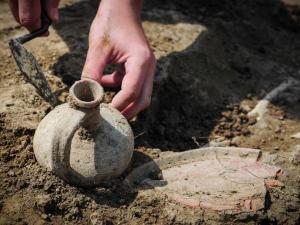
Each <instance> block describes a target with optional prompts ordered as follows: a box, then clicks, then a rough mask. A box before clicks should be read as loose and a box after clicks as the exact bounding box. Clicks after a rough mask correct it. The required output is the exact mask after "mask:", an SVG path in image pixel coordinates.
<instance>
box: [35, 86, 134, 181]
mask: <svg viewBox="0 0 300 225" xmlns="http://www.w3.org/2000/svg"><path fill="white" fill-rule="evenodd" d="M102 97H103V89H102V87H101V86H100V85H99V84H98V83H97V82H95V81H93V80H81V81H77V82H75V84H74V85H73V86H72V87H71V88H70V100H69V102H68V103H65V104H62V105H59V106H57V107H56V108H55V109H54V110H52V111H51V112H50V113H49V114H48V115H47V116H46V117H45V118H44V119H43V120H42V121H41V122H40V124H39V125H38V127H37V130H36V132H35V135H34V139H33V148H34V154H35V156H36V159H37V161H38V162H39V164H40V165H42V166H44V167H46V168H48V169H49V170H51V171H53V172H54V173H55V174H56V175H57V176H59V177H60V178H62V179H64V180H65V181H67V182H69V183H72V184H75V185H79V186H97V185H99V184H100V183H101V182H102V181H105V180H108V179H110V178H113V177H117V176H119V175H120V174H122V173H123V172H124V170H125V169H126V168H127V166H128V164H129V162H130V160H131V157H132V153H133V147H134V137H133V134H132V130H131V128H130V126H129V124H128V122H127V120H126V119H125V118H124V117H123V116H122V114H121V113H120V112H119V111H118V110H116V109H114V108H113V107H111V106H110V105H108V104H104V103H101V104H100V102H101V100H102Z"/></svg>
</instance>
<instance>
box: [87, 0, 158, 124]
mask: <svg viewBox="0 0 300 225" xmlns="http://www.w3.org/2000/svg"><path fill="white" fill-rule="evenodd" d="M140 10H141V0H122V1H120V0H102V1H101V3H100V6H99V9H98V12H97V15H96V17H95V19H94V21H93V23H92V26H91V29H90V34H89V50H88V53H87V58H86V62H85V65H84V68H83V73H82V78H83V79H84V78H91V79H94V80H96V81H98V82H99V83H101V84H102V85H103V86H106V87H118V86H121V90H120V92H118V93H117V95H116V96H115V97H114V98H113V100H112V103H111V104H112V106H113V107H115V108H117V109H118V110H119V111H120V112H122V114H123V115H124V116H125V117H126V118H127V119H130V118H132V117H134V116H135V115H137V114H138V113H139V112H140V111H142V110H144V109H145V108H147V107H148V106H149V105H150V103H151V95H152V87H153V77H154V70H155V64H156V62H155V57H154V55H153V53H152V51H151V49H150V47H149V44H148V41H147V39H146V36H145V34H144V31H143V28H142V25H141V21H140ZM107 64H118V65H119V69H118V70H117V71H114V72H113V73H112V74H109V75H105V76H103V71H104V68H105V66H106V65H107Z"/></svg>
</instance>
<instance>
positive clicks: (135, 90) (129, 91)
mask: <svg viewBox="0 0 300 225" xmlns="http://www.w3.org/2000/svg"><path fill="white" fill-rule="evenodd" d="M148 67H149V64H148V58H145V59H141V58H139V57H136V58H131V59H128V60H127V62H126V63H125V68H126V74H125V76H124V78H123V82H122V87H121V91H119V93H118V94H117V95H116V96H115V97H114V99H113V101H112V106H113V107H115V108H117V109H118V110H119V111H123V110H124V109H125V108H126V107H127V106H128V105H129V104H130V103H132V102H135V101H136V100H137V99H138V97H139V96H140V93H141V90H142V87H143V84H144V80H145V77H146V73H147V72H148V71H147V70H148Z"/></svg>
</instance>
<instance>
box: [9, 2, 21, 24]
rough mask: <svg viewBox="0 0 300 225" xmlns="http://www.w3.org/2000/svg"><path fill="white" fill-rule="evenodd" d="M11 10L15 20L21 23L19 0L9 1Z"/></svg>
mask: <svg viewBox="0 0 300 225" xmlns="http://www.w3.org/2000/svg"><path fill="white" fill-rule="evenodd" d="M9 7H10V10H11V12H12V14H13V16H14V18H15V20H16V21H17V22H18V23H20V19H19V7H18V0H10V1H9Z"/></svg>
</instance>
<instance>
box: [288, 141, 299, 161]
mask: <svg viewBox="0 0 300 225" xmlns="http://www.w3.org/2000/svg"><path fill="white" fill-rule="evenodd" d="M290 161H291V162H292V163H293V164H294V165H299V164H300V145H296V146H295V147H294V148H293V151H292V154H291V157H290Z"/></svg>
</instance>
